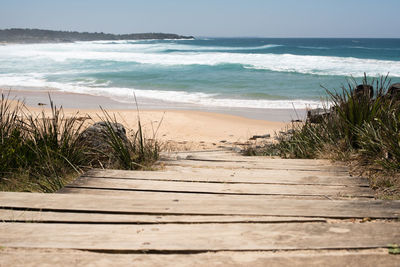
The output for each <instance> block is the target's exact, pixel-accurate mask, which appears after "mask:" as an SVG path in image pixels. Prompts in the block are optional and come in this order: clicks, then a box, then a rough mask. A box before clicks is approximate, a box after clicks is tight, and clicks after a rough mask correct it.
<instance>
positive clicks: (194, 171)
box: [83, 167, 369, 187]
mask: <svg viewBox="0 0 400 267" xmlns="http://www.w3.org/2000/svg"><path fill="white" fill-rule="evenodd" d="M83 177H97V178H118V179H142V180H154V181H159V180H161V181H164V180H165V181H171V180H173V181H189V182H209V183H248V184H263V183H264V184H306V185H308V184H309V185H337V186H340V185H343V186H348V185H354V186H366V187H367V186H368V184H369V182H368V179H366V178H360V177H351V176H348V175H346V176H334V175H331V176H323V175H316V174H315V173H304V172H300V173H299V172H295V171H287V170H281V171H279V170H278V171H266V170H258V171H257V170H249V171H246V170H224V169H218V170H215V169H213V170H209V169H204V168H184V167H180V168H177V169H175V170H165V171H153V172H147V171H134V172H132V171H122V170H100V169H95V170H90V171H88V172H86V173H85V174H84V176H83Z"/></svg>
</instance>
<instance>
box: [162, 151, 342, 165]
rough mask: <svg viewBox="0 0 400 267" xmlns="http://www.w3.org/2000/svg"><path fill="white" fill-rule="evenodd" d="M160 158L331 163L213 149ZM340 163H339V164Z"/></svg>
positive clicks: (171, 153) (170, 154) (319, 160)
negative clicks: (244, 154)
mask: <svg viewBox="0 0 400 267" xmlns="http://www.w3.org/2000/svg"><path fill="white" fill-rule="evenodd" d="M162 158H165V159H169V160H186V159H190V160H205V161H215V160H216V161H219V160H221V161H233V162H235V161H242V162H266V163H271V162H273V163H274V164H277V165H279V164H284V165H286V164H290V165H300V166H304V165H333V163H332V161H330V160H325V159H281V158H278V157H274V158H272V157H265V156H243V155H241V154H239V153H236V152H232V151H213V152H207V151H205V152H201V151H195V152H190V151H188V152H176V153H174V152H170V153H164V154H163V155H162ZM339 165H340V164H339Z"/></svg>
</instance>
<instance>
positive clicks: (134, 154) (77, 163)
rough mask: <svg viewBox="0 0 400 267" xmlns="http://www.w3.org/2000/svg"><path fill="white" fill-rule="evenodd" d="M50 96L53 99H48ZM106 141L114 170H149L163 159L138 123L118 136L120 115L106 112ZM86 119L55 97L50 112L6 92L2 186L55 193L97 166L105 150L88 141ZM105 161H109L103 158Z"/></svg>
mask: <svg viewBox="0 0 400 267" xmlns="http://www.w3.org/2000/svg"><path fill="white" fill-rule="evenodd" d="M49 98H50V97H49ZM103 114H105V118H104V119H105V123H106V125H107V134H106V135H105V142H107V143H109V144H110V146H111V147H112V150H111V151H110V154H109V155H107V160H108V161H110V160H112V161H113V162H112V165H111V166H112V167H113V168H120V169H129V170H132V169H138V168H142V169H148V168H150V166H151V165H152V164H153V163H154V162H155V161H156V160H157V159H158V157H159V152H160V146H159V144H158V143H157V141H154V140H155V139H152V140H147V139H146V138H145V137H144V135H143V130H142V126H141V124H140V121H139V125H138V131H136V132H134V135H133V136H132V138H123V137H121V136H119V135H117V134H116V132H115V131H114V129H113V128H112V125H113V123H114V122H116V120H115V117H112V116H110V115H109V114H108V113H107V112H106V111H105V110H103ZM87 119H88V118H83V119H82V117H80V116H78V114H75V115H72V116H66V115H65V113H64V111H63V108H62V107H60V108H59V107H57V106H55V105H54V103H53V102H52V100H51V99H50V114H49V115H47V114H46V113H45V112H41V113H39V114H34V113H31V112H30V111H29V110H28V109H27V108H26V106H25V105H24V103H22V102H19V101H14V100H10V99H9V98H8V96H7V95H2V96H1V102H0V190H8V191H10V190H11V191H40V192H54V191H57V190H59V189H60V188H62V187H63V186H64V184H66V183H68V182H69V181H71V180H72V179H74V178H75V177H77V176H79V175H80V174H81V173H82V172H83V171H84V170H85V169H87V168H91V167H96V166H94V165H93V162H94V161H93V158H104V157H102V156H104V155H100V154H101V153H102V152H100V151H96V150H95V149H93V148H90V147H88V146H87V145H86V144H85V139H84V138H83V132H84V130H85V129H86V126H87ZM100 165H106V162H103V163H102V162H100Z"/></svg>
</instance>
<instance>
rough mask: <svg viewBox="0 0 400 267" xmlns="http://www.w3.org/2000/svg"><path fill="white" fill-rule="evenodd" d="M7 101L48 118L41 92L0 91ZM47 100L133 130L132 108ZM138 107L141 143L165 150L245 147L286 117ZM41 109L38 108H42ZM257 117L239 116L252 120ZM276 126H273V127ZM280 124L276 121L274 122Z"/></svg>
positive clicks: (77, 98) (94, 100) (83, 97)
mask: <svg viewBox="0 0 400 267" xmlns="http://www.w3.org/2000/svg"><path fill="white" fill-rule="evenodd" d="M8 93H9V94H10V95H9V97H10V98H12V99H18V100H22V101H24V102H25V103H26V105H27V106H28V107H29V110H31V111H32V112H41V111H42V110H44V111H45V112H49V98H48V92H47V91H46V90H41V91H28V90H13V91H7V90H5V89H4V90H3V94H8ZM51 97H52V99H53V101H54V103H55V104H56V105H57V106H61V105H62V106H63V107H64V111H65V113H66V114H67V115H73V114H77V113H78V114H79V116H82V117H90V118H91V120H89V121H91V122H93V121H99V120H101V117H102V116H103V114H102V112H101V110H100V108H99V106H101V107H103V108H105V109H106V110H107V111H108V112H109V113H110V114H113V115H115V116H116V117H117V120H118V121H119V122H121V123H122V124H124V125H125V126H126V127H127V128H128V129H133V130H135V129H137V121H138V112H137V110H136V105H134V104H124V103H120V102H117V101H114V100H112V99H110V98H107V97H100V96H91V95H87V94H72V93H63V92H57V91H52V92H51ZM138 102H139V108H140V109H139V116H140V119H141V123H142V125H143V127H144V129H145V133H146V136H147V138H154V137H155V138H157V139H158V140H160V141H161V142H162V143H163V144H164V149H165V150H202V149H213V148H220V147H224V146H227V147H235V146H240V145H241V144H243V143H245V142H247V141H248V140H249V138H251V137H252V136H254V135H265V134H270V135H271V136H272V137H273V135H274V133H275V132H277V131H279V130H282V129H284V128H285V127H286V126H287V125H288V122H289V121H290V118H291V116H293V114H292V111H290V110H287V111H285V110H269V112H268V110H267V111H265V110H264V113H266V114H264V115H265V117H266V118H271V120H262V119H254V118H249V117H244V116H238V115H234V114H238V113H239V114H240V110H221V111H218V110H212V109H211V111H204V110H176V109H175V110H174V109H172V108H171V107H168V106H166V107H163V108H162V107H158V108H157V109H154V108H152V106H149V105H142V104H140V103H143V102H145V101H143V102H140V100H138ZM43 104H44V105H43ZM258 112H260V111H258V110H255V111H253V112H252V110H249V109H247V110H245V111H243V114H245V115H247V116H248V115H249V114H251V115H252V116H253V117H255V118H257V116H259V115H260V114H259V113H258ZM277 120H278V121H277ZM279 120H281V121H279Z"/></svg>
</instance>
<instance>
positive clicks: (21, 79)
mask: <svg viewBox="0 0 400 267" xmlns="http://www.w3.org/2000/svg"><path fill="white" fill-rule="evenodd" d="M90 83H91V82H90V81H89V82H87V83H85V82H83V83H81V82H78V83H58V82H49V81H47V80H45V79H44V78H41V75H34V74H33V75H13V76H6V75H0V87H5V88H7V87H10V86H12V87H29V88H32V87H37V88H41V89H46V88H47V89H49V90H58V91H63V92H70V93H84V94H90V95H96V96H106V97H110V98H111V99H114V100H116V101H119V102H122V103H133V101H134V94H135V95H136V96H137V97H138V98H146V99H153V100H157V101H158V102H159V103H160V105H162V103H165V104H168V103H182V104H190V105H193V106H205V107H227V108H234V107H237V108H261V109H293V107H295V108H297V109H304V108H307V107H310V108H316V107H321V106H322V103H321V102H320V101H312V100H301V99H295V100H255V99H230V98H221V96H220V95H218V94H207V93H201V92H183V91H162V90H140V89H133V88H123V87H101V86H96V87H92V86H88V85H90Z"/></svg>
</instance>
